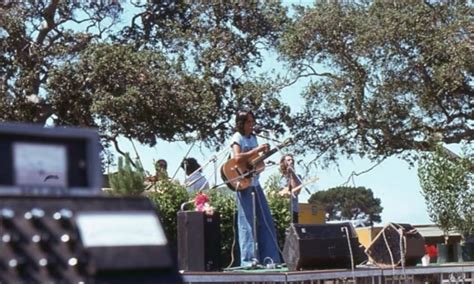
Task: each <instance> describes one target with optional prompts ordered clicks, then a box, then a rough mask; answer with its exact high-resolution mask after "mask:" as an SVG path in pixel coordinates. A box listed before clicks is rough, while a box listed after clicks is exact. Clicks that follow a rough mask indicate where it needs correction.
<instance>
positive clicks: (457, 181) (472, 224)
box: [418, 145, 474, 237]
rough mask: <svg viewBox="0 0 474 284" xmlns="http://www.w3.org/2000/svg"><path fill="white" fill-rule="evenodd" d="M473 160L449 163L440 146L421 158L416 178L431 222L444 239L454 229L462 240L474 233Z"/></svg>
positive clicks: (467, 158) (467, 159) (464, 159)
mask: <svg viewBox="0 0 474 284" xmlns="http://www.w3.org/2000/svg"><path fill="white" fill-rule="evenodd" d="M472 164H473V156H472V155H471V156H466V157H464V158H460V159H458V160H457V161H453V160H452V159H450V158H449V157H448V156H447V154H446V153H445V151H443V148H442V146H441V145H439V146H438V147H437V149H436V151H435V152H432V153H427V154H425V155H423V157H422V159H421V160H420V163H419V167H418V178H419V180H420V185H421V189H422V194H423V197H424V198H425V202H426V206H427V208H428V214H429V216H430V219H431V221H433V222H434V223H435V224H437V225H438V226H439V227H440V228H441V229H442V230H443V232H444V234H445V236H448V233H449V231H450V230H453V229H457V230H458V231H459V232H460V233H461V234H462V235H463V236H464V237H467V236H469V235H471V234H473V233H474V208H473V206H474V189H473V186H472V172H471V169H472Z"/></svg>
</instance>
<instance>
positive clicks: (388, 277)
mask: <svg viewBox="0 0 474 284" xmlns="http://www.w3.org/2000/svg"><path fill="white" fill-rule="evenodd" d="M182 276H183V280H184V283H186V284H188V283H189V284H191V283H201V284H202V283H278V284H280V283H289V284H297V283H304V284H306V283H360V284H362V283H364V284H365V283H471V284H474V263H472V262H470V263H453V264H446V265H429V266H415V267H405V268H402V267H397V268H394V269H393V268H379V267H357V268H356V269H354V270H351V269H327V270H310V271H288V270H286V269H275V270H265V269H261V270H242V271H226V272H190V271H186V272H183V273H182Z"/></svg>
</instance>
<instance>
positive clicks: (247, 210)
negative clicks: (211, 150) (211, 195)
mask: <svg viewBox="0 0 474 284" xmlns="http://www.w3.org/2000/svg"><path fill="white" fill-rule="evenodd" d="M254 126H255V116H254V114H253V113H252V112H250V111H239V112H238V113H237V116H236V119H235V129H236V131H235V133H234V135H233V136H232V141H231V147H232V159H234V160H235V162H236V163H238V164H244V163H248V162H250V159H252V157H254V156H255V155H256V154H258V153H264V152H267V151H268V150H269V145H268V144H262V145H259V144H258V142H257V137H256V136H255V134H254ZM236 196H237V210H238V217H237V227H238V235H239V245H240V259H241V261H240V265H241V266H242V267H252V266H256V264H266V263H270V262H271V261H273V263H276V264H278V263H281V258H280V250H279V248H278V242H277V238H276V232H275V225H274V223H273V218H272V215H271V213H270V208H269V206H268V202H267V199H266V197H265V194H264V192H263V189H262V186H261V185H260V182H259V174H258V172H255V173H253V174H252V182H251V185H250V186H248V187H247V188H245V189H243V190H237V191H236ZM254 212H255V214H254ZM268 258H270V259H271V261H268Z"/></svg>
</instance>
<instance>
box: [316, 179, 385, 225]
mask: <svg viewBox="0 0 474 284" xmlns="http://www.w3.org/2000/svg"><path fill="white" fill-rule="evenodd" d="M308 202H309V203H313V204H318V205H320V206H322V207H323V208H324V210H325V211H326V215H327V216H326V220H327V221H332V220H363V221H364V224H365V225H366V226H372V225H373V224H374V223H380V222H381V221H382V218H381V217H380V213H382V210H383V207H382V206H381V201H380V198H375V197H374V194H373V192H372V190H371V189H368V188H365V187H361V186H359V187H350V186H338V187H333V188H329V189H327V190H322V191H317V192H315V193H313V194H312V195H311V197H310V198H309V199H308Z"/></svg>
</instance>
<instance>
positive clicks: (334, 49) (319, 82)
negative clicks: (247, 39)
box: [279, 1, 474, 161]
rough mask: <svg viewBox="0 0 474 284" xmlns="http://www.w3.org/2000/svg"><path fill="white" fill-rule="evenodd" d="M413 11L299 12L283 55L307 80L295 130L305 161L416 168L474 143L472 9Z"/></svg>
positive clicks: (394, 5) (348, 7)
mask: <svg viewBox="0 0 474 284" xmlns="http://www.w3.org/2000/svg"><path fill="white" fill-rule="evenodd" d="M409 3H410V4H409V5H408V4H407V3H405V2H397V1H391V2H390V1H389V2H387V1H375V2H374V1H356V2H350V3H347V2H344V3H336V4H327V3H326V4H324V1H318V2H316V4H315V5H314V6H312V7H308V6H295V16H294V19H293V21H292V22H291V23H290V24H289V25H288V26H287V27H286V28H285V32H284V34H283V36H282V40H281V44H280V45H279V52H280V56H281V57H282V59H284V60H285V62H286V63H287V65H288V68H290V69H291V70H292V73H293V76H294V78H293V79H294V80H295V81H296V80H298V79H301V78H308V79H309V80H310V82H309V83H308V85H307V86H306V88H305V90H304V92H303V93H302V95H303V97H304V98H305V100H306V105H305V108H304V110H303V111H302V112H300V113H299V114H298V115H297V117H296V119H295V120H294V124H292V127H291V131H292V132H293V133H294V134H295V136H296V140H298V141H300V145H302V147H301V149H300V152H303V151H307V150H313V149H317V150H316V151H317V156H318V157H324V160H325V161H332V160H335V159H336V158H337V156H338V155H339V154H341V153H342V154H345V155H348V156H350V155H353V154H359V155H360V156H366V157H368V158H370V159H373V160H376V159H380V158H383V157H387V156H391V155H401V156H403V157H404V158H407V160H410V159H409V158H413V157H415V156H416V155H411V154H412V153H414V152H415V151H419V150H422V151H425V150H433V149H434V145H435V142H437V141H442V142H444V143H446V144H450V143H460V142H463V141H471V140H472V139H473V137H474V130H473V129H472V125H473V118H474V104H473V100H472V97H473V96H474V93H473V87H474V85H473V84H472V82H473V81H472V80H473V72H474V63H473V62H474V52H473V42H472V31H473V28H474V26H473V24H472V13H473V6H472V5H469V4H468V3H466V1H457V2H456V3H450V4H446V3H442V2H436V1H435V2H433V1H418V2H416V1H411V2H409ZM291 83H292V82H288V84H291ZM412 150H415V151H412Z"/></svg>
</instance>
